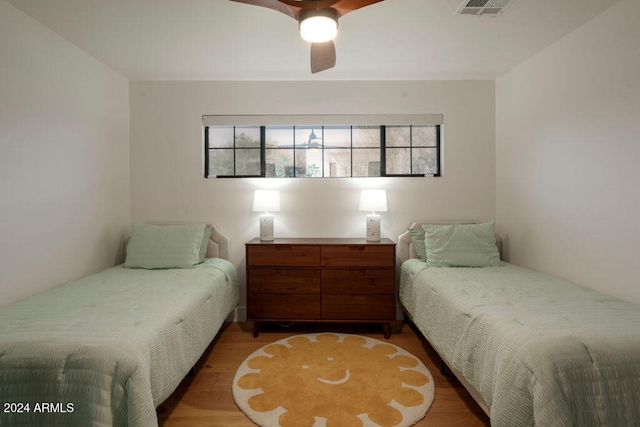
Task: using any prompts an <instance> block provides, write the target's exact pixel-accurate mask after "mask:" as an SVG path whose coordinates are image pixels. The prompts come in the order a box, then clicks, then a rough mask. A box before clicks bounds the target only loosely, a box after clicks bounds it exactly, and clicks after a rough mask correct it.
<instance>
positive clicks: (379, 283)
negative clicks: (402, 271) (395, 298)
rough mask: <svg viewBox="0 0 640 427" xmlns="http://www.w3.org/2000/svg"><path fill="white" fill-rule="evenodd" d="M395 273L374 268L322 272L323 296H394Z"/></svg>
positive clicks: (390, 269) (330, 269)
mask: <svg viewBox="0 0 640 427" xmlns="http://www.w3.org/2000/svg"><path fill="white" fill-rule="evenodd" d="M395 287H396V286H395V271H394V270H393V269H392V268H389V269H372V268H339V269H333V268H329V269H324V270H322V293H323V294H394V293H395Z"/></svg>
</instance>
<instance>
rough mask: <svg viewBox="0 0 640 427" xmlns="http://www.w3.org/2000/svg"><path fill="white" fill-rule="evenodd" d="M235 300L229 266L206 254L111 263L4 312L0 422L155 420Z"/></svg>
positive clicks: (67, 423) (63, 423)
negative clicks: (178, 260)
mask: <svg viewBox="0 0 640 427" xmlns="http://www.w3.org/2000/svg"><path fill="white" fill-rule="evenodd" d="M237 303H238V284H237V276H236V271H235V269H234V268H233V265H232V264H231V263H229V262H228V261H225V260H222V259H208V260H206V261H205V263H204V264H201V265H198V266H196V267H195V268H193V269H183V270H178V269H172V270H133V269H125V268H123V267H122V266H118V267H113V268H110V269H107V270H105V271H103V272H101V273H97V274H94V275H91V276H88V277H85V278H83V279H80V280H77V281H73V282H70V283H67V284H65V285H63V286H59V287H57V288H54V289H51V290H50V291H47V292H44V293H42V294H39V295H35V296H33V297H31V298H27V299H26V300H23V301H19V302H17V303H14V304H10V305H9V306H6V307H2V308H0V404H2V407H1V408H0V409H1V411H0V426H12V427H13V426H27V425H29V426H45V425H47V426H50V425H58V426H132V427H133V426H157V424H158V420H157V417H156V413H155V408H156V407H157V406H158V405H159V404H160V403H162V401H163V400H165V399H166V398H167V397H168V396H169V395H170V394H171V393H172V392H173V391H174V390H175V388H176V387H177V386H178V384H179V383H180V381H181V380H182V379H183V378H184V376H185V375H186V373H188V371H189V370H190V369H191V367H193V365H194V364H195V363H196V362H197V361H198V359H199V358H200V356H201V355H202V353H203V352H204V350H205V349H206V348H207V346H208V345H209V344H210V343H211V341H212V339H213V338H214V337H215V335H216V333H217V332H218V331H219V329H220V327H221V326H222V324H223V322H224V320H225V319H226V317H227V316H228V315H229V313H230V312H231V311H232V310H233V308H234V307H235V306H236V304H237ZM27 405H28V406H27Z"/></svg>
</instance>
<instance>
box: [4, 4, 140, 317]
mask: <svg viewBox="0 0 640 427" xmlns="http://www.w3.org/2000/svg"><path fill="white" fill-rule="evenodd" d="M128 90H129V86H128V82H127V80H126V79H125V78H123V77H122V76H120V75H118V74H116V73H115V72H113V71H112V70H110V69H108V68H107V67H105V66H104V65H103V64H101V63H99V62H98V61H96V60H95V59H93V58H92V57H90V56H89V55H87V54H86V53H84V52H82V51H81V50H80V49H78V48H77V47H75V46H74V45H72V44H70V43H69V42H67V41H65V40H63V39H62V38H60V37H59V36H57V35H56V34H55V33H53V32H51V31H50V30H48V29H47V28H45V27H44V26H42V25H41V24H40V23H38V22H37V21H35V20H33V19H31V18H29V17H28V16H27V15H25V14H24V13H22V12H20V11H19V10H18V9H16V8H14V7H13V6H12V5H10V4H9V3H7V2H6V1H5V0H0V306H1V305H5V304H8V303H10V302H12V301H16V300H19V299H22V298H24V297H27V296H29V295H32V294H35V293H38V292H41V291H43V290H46V289H48V288H51V287H53V286H56V285H59V284H62V283H64V282H66V281H68V280H70V279H73V278H77V277H80V276H84V275H86V274H89V273H92V272H95V271H98V270H101V269H103V268H106V267H108V266H112V265H113V264H114V261H115V260H116V257H117V253H118V249H119V243H120V241H121V238H122V235H123V233H124V232H125V231H126V230H127V229H128V227H129V222H130V220H129V219H130V211H129V209H130V206H129V98H128V97H129V92H128Z"/></svg>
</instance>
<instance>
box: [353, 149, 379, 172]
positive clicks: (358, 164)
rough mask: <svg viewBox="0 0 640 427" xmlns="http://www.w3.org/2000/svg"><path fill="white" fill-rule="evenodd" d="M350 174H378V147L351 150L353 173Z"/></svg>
mask: <svg viewBox="0 0 640 427" xmlns="http://www.w3.org/2000/svg"><path fill="white" fill-rule="evenodd" d="M351 176H380V149H379V148H364V149H357V150H353V174H352V175H351Z"/></svg>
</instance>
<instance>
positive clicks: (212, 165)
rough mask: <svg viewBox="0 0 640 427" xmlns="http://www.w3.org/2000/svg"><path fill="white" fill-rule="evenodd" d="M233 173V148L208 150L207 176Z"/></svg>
mask: <svg viewBox="0 0 640 427" xmlns="http://www.w3.org/2000/svg"><path fill="white" fill-rule="evenodd" d="M219 175H226V176H229V175H233V148H231V149H223V150H219V149H218V150H209V176H219Z"/></svg>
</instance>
